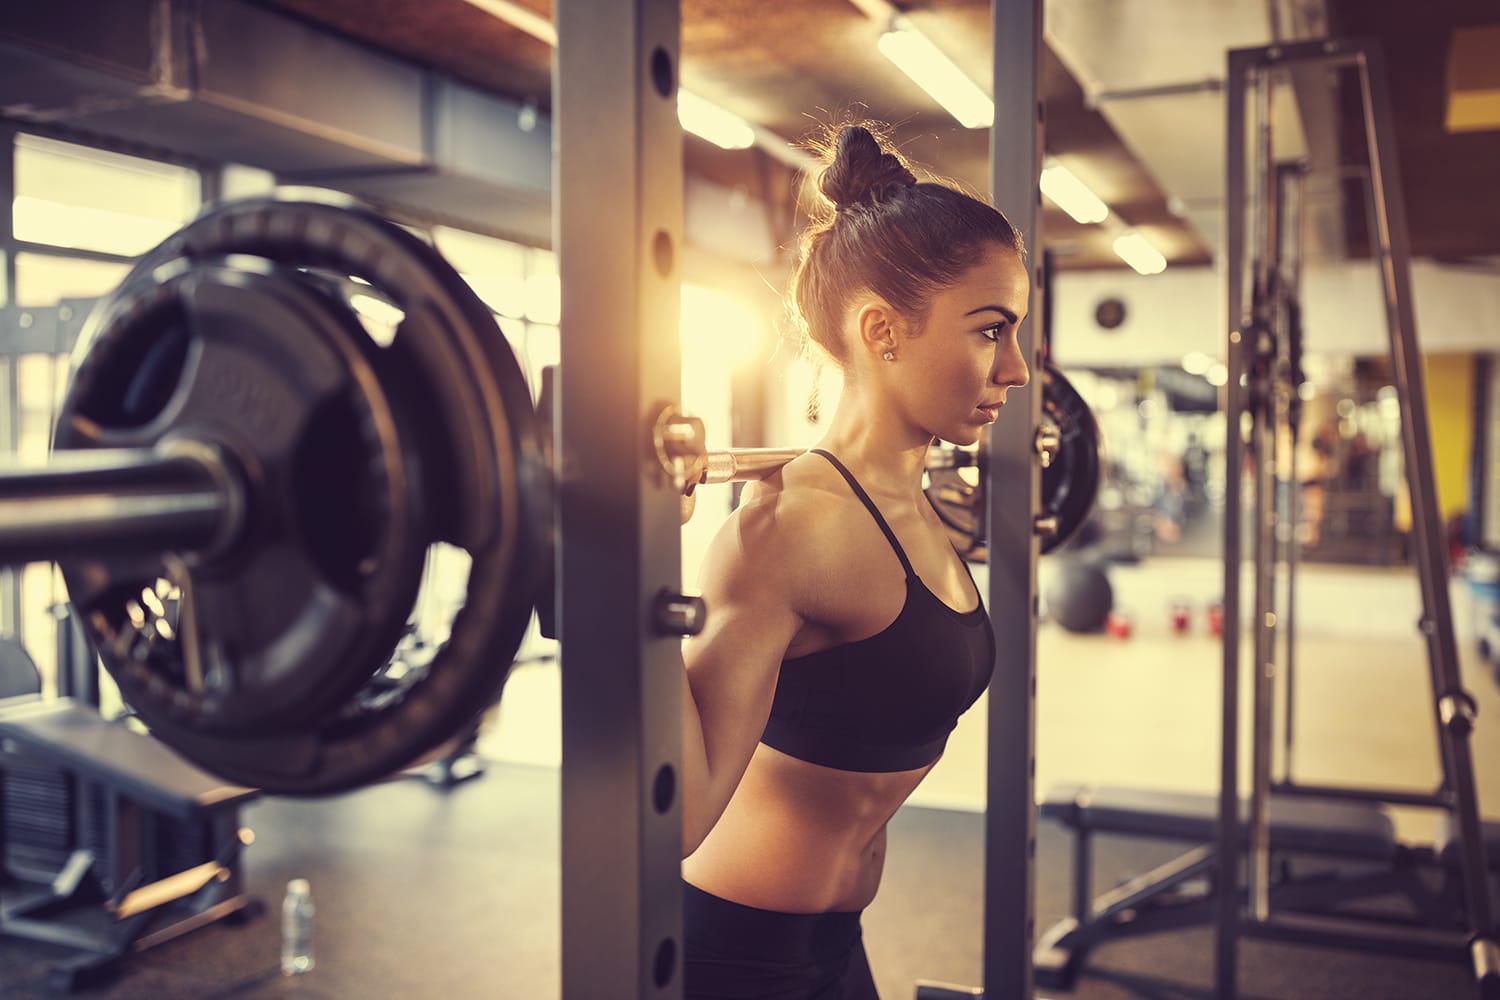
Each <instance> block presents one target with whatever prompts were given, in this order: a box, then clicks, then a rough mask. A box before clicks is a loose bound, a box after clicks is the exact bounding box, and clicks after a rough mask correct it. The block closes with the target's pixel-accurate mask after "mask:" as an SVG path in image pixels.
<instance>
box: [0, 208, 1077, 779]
mask: <svg viewBox="0 0 1500 1000" xmlns="http://www.w3.org/2000/svg"><path fill="white" fill-rule="evenodd" d="M359 297H374V298H376V299H377V300H378V301H381V302H382V303H383V304H384V306H385V307H386V308H385V312H386V313H388V314H389V316H390V318H388V319H385V320H379V321H377V320H372V319H371V318H370V316H369V315H368V314H365V313H361V311H360V310H359V309H358V308H357V307H356V300H357V299H358V298H359ZM1044 381H1045V385H1046V386H1050V387H1051V388H1044V391H1046V392H1047V393H1049V403H1048V404H1047V407H1048V412H1049V414H1051V415H1050V416H1049V427H1047V428H1044V429H1043V433H1040V434H1039V435H1038V447H1039V454H1041V455H1042V458H1043V461H1044V463H1045V464H1046V468H1044V470H1043V476H1044V494H1047V495H1048V496H1049V497H1062V498H1065V499H1067V498H1070V501H1069V502H1070V503H1071V505H1072V506H1070V507H1069V508H1068V509H1067V510H1066V511H1060V510H1059V509H1055V505H1054V506H1049V510H1048V513H1049V516H1057V515H1058V514H1059V513H1062V514H1063V515H1064V518H1063V519H1068V518H1071V520H1070V521H1068V526H1069V527H1076V526H1077V524H1079V523H1081V518H1080V517H1079V511H1080V510H1084V507H1083V506H1080V503H1081V501H1082V500H1084V499H1087V500H1088V501H1090V502H1091V500H1092V492H1093V490H1094V489H1095V488H1096V487H1097V467H1098V434H1097V427H1094V426H1092V425H1091V424H1090V423H1089V422H1088V421H1089V420H1090V419H1091V418H1090V417H1089V416H1088V410H1087V407H1086V406H1084V405H1083V404H1082V401H1081V400H1080V399H1078V398H1077V397H1076V394H1072V393H1071V386H1067V384H1066V381H1065V380H1063V379H1062V377H1061V374H1060V373H1056V372H1055V371H1053V370H1051V369H1050V366H1049V375H1048V377H1047V379H1045V380H1044ZM544 386H545V381H544ZM1059 387H1065V388H1066V390H1067V391H1066V392H1064V391H1063V390H1062V388H1059ZM549 395H550V394H547V393H546V392H545V390H544V397H546V396H549ZM1054 396H1055V397H1057V398H1055V399H1054V398H1052V397H1054ZM541 409H542V412H541V413H540V414H539V413H538V412H537V411H536V409H534V408H533V406H532V403H531V396H530V391H529V389H528V387H527V385H526V381H525V378H524V376H523V375H522V373H521V370H520V366H519V364H518V362H517V360H516V358H515V356H514V354H513V353H512V352H511V351H510V349H509V347H508V346H507V344H506V341H505V339H504V337H503V335H502V334H501V333H500V330H499V328H498V327H497V326H496V324H495V321H494V318H493V316H492V315H491V313H490V312H489V310H488V309H487V308H486V307H485V306H484V305H483V303H482V302H480V300H479V299H478V298H477V296H475V294H474V293H473V292H472V290H471V289H470V288H469V287H468V285H467V284H466V283H465V282H464V280H463V279H462V278H461V277H460V276H459V275H458V274H457V272H455V271H454V270H453V268H452V267H451V266H450V265H449V264H448V263H447V262H446V261H445V260H444V259H443V258H442V257H441V256H440V255H439V254H438V253H437V252H436V251H435V250H434V249H433V248H431V247H430V246H428V245H427V244H426V243H425V242H423V241H422V240H420V239H419V238H417V237H416V236H414V235H413V234H411V233H410V232H408V231H406V230H405V229H403V228H402V227H400V226H397V225H395V224H394V223H392V222H390V221H389V220H387V219H385V218H383V217H381V216H380V215H379V214H378V213H376V212H374V211H372V210H370V209H368V208H365V207H363V206H360V205H358V204H356V203H353V202H350V201H348V200H346V199H341V198H334V197H329V198H325V199H311V198H303V199H301V200H297V201H287V200H282V199H278V198H256V199H249V200H245V201H237V202H231V203H227V204H224V205H221V206H218V207H216V208H213V209H210V210H209V211H207V212H206V213H205V214H203V215H202V216H200V217H199V218H198V219H196V220H194V221H193V222H191V223H189V224H188V225H187V226H186V227H184V228H183V229H182V230H180V231H178V232H177V233H175V234H173V235H172V236H171V237H169V238H168V239H167V240H166V241H164V242H163V243H162V244H161V245H159V246H158V247H156V248H155V249H153V250H152V251H150V252H148V253H147V254H146V255H145V256H144V257H142V258H141V260H140V261H138V262H137V264H136V265H135V266H134V267H133V268H132V270H131V272H130V274H129V275H128V276H127V277H126V279H125V280H124V281H123V282H122V283H121V284H120V286H119V287H118V288H116V289H115V290H114V291H113V292H112V293H110V294H109V295H107V296H106V297H105V298H104V299H103V300H101V302H100V304H99V306H98V307H97V308H96V309H95V311H94V313H93V314H92V315H91V317H90V320H89V323H88V324H87V326H86V327H85V330H84V332H83V334H82V335H81V337H80V340H79V344H78V345H77V348H76V350H75V354H74V358H73V373H72V379H71V381H70V384H69V387H68V391H67V393H66V395H65V397H64V400H63V405H62V408H61V410H60V412H59V415H58V425H57V433H56V437H55V440H54V455H53V457H52V459H51V461H50V462H49V464H48V465H46V466H45V467H42V468H39V469H35V468H33V469H21V468H9V469H0V564H6V565H13V564H17V563H21V562H28V561H33V560H37V559H55V560H57V562H58V564H59V566H60V568H61V570H62V574H63V577H64V579H65V581H66V583H67V587H68V593H69V599H70V601H71V603H72V604H73V606H74V609H75V611H76V613H77V615H78V617H79V620H80V622H81V623H82V625H83V628H84V630H85V632H86V633H87V634H88V636H89V638H90V640H91V641H92V642H93V644H94V645H95V647H96V648H97V649H98V651H99V653H100V656H101V659H102V660H103V663H104V665H105V667H106V669H108V670H109V672H110V674H111V675H112V676H113V677H114V679H115V680H116V682H117V684H118V685H119V687H120V690H121V693H122V695H123V697H124V699H125V701H126V702H127V703H128V704H129V705H130V706H131V708H132V709H133V710H134V711H135V713H136V714H137V715H138V716H139V717H140V718H141V720H142V721H144V722H145V723H146V724H147V725H148V726H149V727H150V728H151V729H152V731H153V732H154V733H155V734H156V735H157V736H158V737H159V738H161V739H162V740H163V741H164V742H166V743H167V744H168V745H170V746H172V747H174V748H175V749H177V750H178V751H179V752H181V753H183V754H184V755H185V756H187V757H188V758H189V759H191V760H193V761H194V762H196V763H198V764H199V765H201V766H203V767H205V768H206V769H208V770H210V771H213V772H215V773H217V774H220V775H221V776H223V777H225V778H227V779H229V780H232V781H236V782H239V783H242V784H247V785H255V786H259V787H262V788H264V789H266V790H268V791H271V792H277V793H284V794H324V793H329V792H333V791H339V790H343V789H347V788H352V787H357V786H359V785H362V784H366V783H368V782H370V781H372V780H376V779H378V778H380V777H383V776H385V775H387V774H389V773H391V772H393V771H395V770H398V769H400V768H401V767H405V766H409V765H411V764H413V763H415V762H417V761H418V760H420V759H421V758H422V757H423V756H424V755H426V754H429V753H431V752H433V751H434V750H435V749H436V748H438V747H440V746H441V745H442V744H443V743H444V742H445V741H447V740H448V739H451V738H452V737H453V736H455V735H456V734H458V733H460V732H463V731H464V730H465V728H466V727H467V726H468V725H470V724H471V723H472V722H473V720H474V719H475V718H476V717H477V716H478V715H479V714H480V713H481V712H483V711H484V710H485V709H486V708H488V707H489V706H490V705H491V704H493V703H494V701H495V700H497V699H498V698H499V696H500V692H501V690H502V688H503V685H504V683H505V679H506V677H507V675H508V672H509V669H510V664H511V662H512V661H513V659H514V655H515V652H516V649H517V648H518V646H519V644H520V640H521V638H522V636H523V634H524V632H525V629H526V627H527V625H528V624H529V622H530V620H531V616H532V612H533V608H536V609H537V610H538V611H540V610H541V606H542V604H543V603H544V602H545V600H546V599H548V598H550V596H551V587H550V584H549V581H550V574H551V570H552V565H551V563H552V555H551V531H552V523H551V515H552V510H553V503H554V490H553V486H552V480H551V476H552V470H551V465H552V462H551V457H550V454H549V447H550V444H551V441H550V420H549V418H550V416H551V413H550V402H544V405H542V407H541ZM1059 415H1061V417H1062V418H1063V419H1062V420H1061V421H1059V420H1057V419H1055V418H1056V417H1058V416H1059ZM1053 424H1060V426H1057V427H1053V426H1051V425H1053ZM1061 425H1067V426H1061ZM657 431H658V433H656V434H654V435H653V436H654V438H655V441H654V447H655V450H656V452H657V458H658V459H659V460H661V461H662V462H663V469H664V470H665V471H666V472H667V473H668V474H669V475H673V476H677V477H680V478H681V480H682V481H681V482H680V483H679V485H680V486H681V487H682V488H684V489H687V488H690V486H696V485H700V484H709V483H728V482H738V481H749V480H756V479H764V478H765V477H766V476H769V475H771V474H773V473H774V472H775V471H776V470H778V469H779V468H781V467H782V466H783V465H784V464H785V463H786V462H788V461H790V460H792V459H793V458H795V457H796V456H797V455H800V454H802V453H803V450H802V449H766V448H757V449H729V450H723V451H706V450H704V449H703V448H702V440H703V433H702V425H701V422H698V421H695V420H693V419H691V418H677V417H676V416H675V415H674V414H670V413H667V414H664V415H663V419H662V420H659V421H658V423H657ZM1054 439H1055V441H1054ZM1049 441H1053V443H1050V444H1049V443H1048V442H1049ZM644 459H645V456H643V460H644ZM985 461H986V457H985V451H984V449H983V447H980V448H979V449H978V450H977V451H958V450H952V449H946V448H935V449H933V451H932V463H931V467H930V468H929V478H930V479H931V481H932V486H931V489H930V491H929V496H932V497H933V501H934V506H935V507H936V508H937V509H938V511H939V513H940V515H942V514H945V512H946V516H945V517H944V519H945V521H946V522H949V527H950V530H953V531H954V532H955V533H956V534H957V533H961V534H962V535H963V536H964V537H966V538H967V539H968V540H969V544H967V545H966V546H964V547H965V548H967V549H969V550H970V551H975V550H977V549H978V548H979V547H980V546H982V541H983V530H982V526H983V521H984V516H983V510H984V504H983V493H982V484H983V480H984V476H983V475H982V474H981V475H980V476H979V477H978V484H977V485H976V484H971V483H967V482H963V481H962V480H961V479H958V480H956V481H957V482H958V483H959V484H960V485H959V486H957V487H956V486H954V485H953V484H952V483H947V484H946V485H945V484H944V479H943V477H945V476H955V477H956V476H957V473H958V472H959V470H961V469H962V468H963V467H964V466H977V467H979V468H980V469H981V470H982V469H983V467H984V464H985ZM1090 469H1093V470H1094V478H1093V479H1089V477H1088V474H1089V470H1090ZM686 470H692V472H691V474H692V475H695V476H696V477H697V480H696V482H695V483H692V484H689V483H688V482H687V478H688V473H687V471H686ZM1049 474H1053V475H1055V476H1057V477H1058V478H1057V479H1056V480H1055V481H1054V482H1053V484H1052V486H1051V487H1050V493H1049V491H1048V489H1049V488H1048V487H1047V479H1046V477H1047V476H1048V475H1049ZM1070 476H1071V477H1072V478H1069V477H1070ZM1059 484H1061V485H1060V486H1059ZM960 487H961V488H960ZM949 494H951V495H949ZM1084 513H1085V516H1086V510H1084ZM960 521H965V522H966V523H964V524H958V527H956V528H955V524H957V523H958V522H960ZM1064 534H1065V532H1064V531H1062V530H1060V531H1059V532H1058V534H1057V535H1054V536H1053V538H1052V539H1047V540H1044V542H1043V547H1044V548H1046V547H1049V546H1050V545H1052V544H1056V543H1057V542H1058V541H1059V540H1060V539H1061V538H1062V537H1063V535H1064ZM438 546H446V547H448V548H450V549H455V550H459V551H460V552H462V553H463V554H464V556H466V560H465V561H464V563H465V567H466V574H465V575H464V578H463V580H462V595H461V596H462V601H461V602H460V603H459V604H458V610H457V611H456V612H455V613H454V615H453V618H452V622H451V627H450V628H449V630H448V636H447V638H446V640H445V641H443V642H442V643H441V644H439V645H438V646H437V648H436V650H435V652H433V654H432V655H431V657H430V658H429V659H427V660H426V661H425V662H422V663H418V664H412V663H410V662H405V661H406V660H408V659H409V658H404V657H396V656H395V655H394V654H395V651H396V650H397V648H398V645H399V643H400V642H401V640H402V637H403V635H404V634H405V633H406V631H407V624H408V622H409V620H410V618H411V616H412V614H413V612H414V608H415V607H416V606H417V596H418V591H419V588H420V587H421V586H422V582H423V578H424V570H425V568H426V566H427V563H428V559H429V556H430V553H431V552H432V550H433V549H434V548H435V547H438ZM669 610H670V609H669ZM695 613H696V614H699V615H700V616H701V609H699V610H698V611H697V612H695ZM667 617H671V616H670V615H668V616H667ZM397 659H400V660H402V661H403V662H402V668H401V669H400V670H399V671H398V670H396V669H394V661H395V660H397Z"/></svg>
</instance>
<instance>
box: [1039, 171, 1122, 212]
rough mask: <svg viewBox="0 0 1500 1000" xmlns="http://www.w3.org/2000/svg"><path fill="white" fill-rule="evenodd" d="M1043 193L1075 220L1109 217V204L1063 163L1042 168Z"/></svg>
mask: <svg viewBox="0 0 1500 1000" xmlns="http://www.w3.org/2000/svg"><path fill="white" fill-rule="evenodd" d="M1042 194H1044V195H1046V196H1047V197H1048V198H1051V199H1052V203H1053V204H1054V205H1056V206H1057V207H1058V208H1060V209H1062V210H1063V211H1064V212H1067V213H1068V214H1069V215H1071V216H1072V217H1073V219H1074V221H1075V222H1083V223H1089V222H1103V221H1104V220H1105V219H1107V218H1109V206H1108V205H1106V204H1104V202H1102V201H1100V200H1099V196H1098V195H1096V194H1094V192H1092V191H1090V190H1089V189H1088V188H1086V187H1084V185H1083V181H1081V180H1079V179H1078V178H1077V177H1074V176H1073V172H1072V171H1071V170H1069V169H1068V168H1067V167H1065V166H1063V165H1062V164H1061V163H1052V164H1049V165H1048V166H1046V167H1043V168H1042Z"/></svg>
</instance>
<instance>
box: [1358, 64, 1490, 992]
mask: <svg viewBox="0 0 1500 1000" xmlns="http://www.w3.org/2000/svg"><path fill="white" fill-rule="evenodd" d="M1358 65H1359V69H1360V78H1361V82H1362V83H1363V85H1364V87H1363V89H1364V113H1365V134H1366V138H1367V141H1368V144H1369V148H1370V151H1371V163H1370V195H1371V199H1372V201H1373V204H1374V214H1375V221H1376V232H1375V233H1374V234H1373V235H1374V236H1375V237H1376V238H1377V241H1378V243H1377V247H1378V257H1377V263H1378V265H1379V267H1380V276H1381V288H1382V290H1383V291H1384V294H1385V306H1386V325H1387V327H1388V330H1389V333H1390V345H1391V347H1390V350H1391V361H1392V367H1393V368H1394V370H1395V375H1396V389H1397V396H1398V398H1399V399H1400V401H1401V404H1402V406H1401V439H1402V443H1403V445H1404V447H1405V458H1406V472H1407V484H1408V489H1409V490H1410V494H1411V506H1412V539H1413V541H1414V542H1415V543H1416V556H1417V567H1418V576H1419V579H1420V582H1421V587H1422V603H1423V615H1422V621H1421V631H1422V633H1423V635H1424V636H1425V637H1426V639H1427V649H1428V663H1429V665H1430V668H1431V676H1432V685H1433V694H1434V702H1435V704H1434V709H1435V711H1436V713H1437V723H1438V733H1439V736H1440V746H1441V748H1442V750H1443V756H1442V759H1443V761H1444V764H1445V767H1444V777H1445V781H1446V783H1447V786H1448V789H1449V791H1450V792H1451V793H1452V795H1453V812H1454V819H1455V821H1456V822H1457V824H1458V827H1459V830H1460V832H1461V834H1462V841H1461V843H1462V845H1463V852H1462V854H1463V874H1464V887H1465V889H1466V896H1467V906H1468V916H1469V928H1470V929H1471V930H1473V931H1474V932H1475V934H1476V936H1477V938H1478V940H1477V941H1476V945H1478V946H1487V949H1488V951H1489V952H1490V953H1491V954H1490V956H1489V959H1487V961H1488V960H1491V959H1493V958H1494V957H1495V956H1494V954H1493V953H1494V951H1495V945H1494V938H1493V934H1494V926H1493V924H1492V923H1491V917H1490V897H1489V890H1488V879H1487V875H1486V864H1485V846H1484V836H1483V831H1482V829H1481V826H1480V821H1479V803H1478V799H1477V796H1476V793H1475V788H1474V771H1473V759H1472V756H1471V751H1470V746H1469V735H1470V733H1471V732H1472V729H1473V724H1474V719H1473V716H1474V703H1473V700H1472V699H1471V698H1470V697H1469V695H1468V694H1467V693H1466V692H1465V691H1464V690H1463V688H1462V678H1461V677H1460V676H1459V669H1458V651H1457V645H1456V643H1455V641H1454V637H1453V613H1452V609H1451V608H1450V606H1449V601H1448V560H1447V556H1446V552H1445V550H1444V542H1443V526H1442V511H1441V510H1440V509H1439V507H1438V503H1437V484H1436V481H1435V477H1434V473H1433V468H1432V431H1431V428H1430V426H1429V424H1428V418H1427V412H1428V411H1427V390H1426V387H1425V382H1424V379H1423V375H1422V357H1421V354H1420V353H1418V351H1417V335H1416V316H1415V310H1414V307H1413V304H1412V297H1411V247H1410V242H1409V240H1408V237H1407V228H1406V205H1405V202H1404V201H1403V200H1402V188H1401V177H1400V173H1399V169H1398V166H1397V161H1396V153H1395V145H1394V132H1393V129H1392V126H1391V117H1390V99H1389V97H1388V95H1387V92H1386V74H1385V62H1384V58H1383V57H1382V55H1381V53H1380V51H1379V50H1378V49H1376V48H1374V47H1373V46H1371V47H1367V48H1365V49H1364V50H1363V51H1362V53H1361V54H1360V58H1359V60H1358ZM1372 249H1374V248H1372ZM1477 953H1478V952H1477V951H1476V954H1477ZM1491 985H1493V984H1491Z"/></svg>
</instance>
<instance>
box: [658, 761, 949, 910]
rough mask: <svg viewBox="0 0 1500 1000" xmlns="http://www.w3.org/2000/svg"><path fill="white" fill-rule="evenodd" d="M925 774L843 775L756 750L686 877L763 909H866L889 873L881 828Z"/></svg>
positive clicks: (707, 889)
mask: <svg viewBox="0 0 1500 1000" xmlns="http://www.w3.org/2000/svg"><path fill="white" fill-rule="evenodd" d="M931 769H932V765H930V764H929V765H927V766H926V767H922V768H917V769H915V770H911V771H897V772H893V773H864V772H850V771H839V770H835V769H833V768H828V767H822V766H820V765H817V764H809V763H807V762H806V761H800V760H797V759H795V758H793V757H789V756H787V755H786V754H784V753H782V752H780V751H778V750H774V749H772V748H771V747H768V746H766V745H765V744H763V743H762V744H759V745H757V746H756V748H755V754H754V756H752V757H751V759H750V766H749V767H748V768H747V769H746V771H745V776H744V777H743V778H742V779H741V780H740V784H739V787H738V788H737V789H736V790H735V793H734V796H733V797H732V798H731V799H730V800H729V805H728V806H727V807H726V808H725V810H724V814H723V816H721V817H720V819H719V822H718V823H717V824H715V826H714V828H713V830H712V831H711V832H710V833H709V835H708V837H707V838H706V839H705V840H704V841H703V843H702V844H701V845H700V846H699V847H698V849H697V850H696V851H694V852H693V853H692V854H691V855H690V856H689V857H688V858H686V859H685V860H684V861H683V863H682V874H683V878H684V879H686V880H687V881H688V882H690V883H692V884H693V885H695V886H697V887H698V888H700V889H702V890H703V891H705V892H709V893H712V894H713V895H715V896H718V897H720V898H722V899H728V900H732V901H733V902H736V903H741V904H743V905H745V906H753V907H756V908H758V909H763V910H775V911H778V912H781V913H827V912H836V911H853V910H862V909H864V908H865V907H866V906H867V905H869V903H870V901H871V900H873V899H874V898H875V890H876V889H877V888H878V887H879V885H880V875H881V871H882V870H883V869H884V867H885V840H886V823H887V822H888V821H889V820H890V818H891V816H892V815H894V814H895V812H896V810H897V809H898V808H899V807H900V806H901V803H903V802H905V801H906V798H907V796H909V795H910V794H911V793H912V790H913V789H915V788H916V787H917V785H918V784H919V783H920V782H921V780H922V778H923V777H924V776H926V774H927V772H928V771H930V770H931Z"/></svg>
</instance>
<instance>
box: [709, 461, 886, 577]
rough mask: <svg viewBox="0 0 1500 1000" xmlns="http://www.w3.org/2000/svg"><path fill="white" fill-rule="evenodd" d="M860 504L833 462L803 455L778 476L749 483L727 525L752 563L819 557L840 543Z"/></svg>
mask: <svg viewBox="0 0 1500 1000" xmlns="http://www.w3.org/2000/svg"><path fill="white" fill-rule="evenodd" d="M859 507H860V504H859V500H858V499H857V498H856V497H855V496H854V494H853V493H852V492H850V490H849V487H848V484H846V483H845V482H844V481H843V479H842V478H841V477H840V476H839V474H838V472H837V471H835V470H834V468H833V467H832V466H831V465H829V464H828V463H827V462H826V461H824V460H822V459H820V458H818V457H817V456H812V455H802V456H799V457H798V458H795V459H793V460H792V461H790V462H788V463H787V464H786V465H784V466H782V468H781V469H780V470H778V471H777V472H776V474H775V475H773V476H770V477H768V478H766V479H764V480H759V481H755V482H751V483H748V484H746V486H745V488H744V490H743V492H742V493H741V495H740V503H739V506H738V507H737V508H735V510H734V512H733V513H732V514H731V515H730V517H729V521H728V522H726V524H725V528H726V529H727V530H728V534H729V535H730V537H731V538H732V539H733V540H734V541H735V543H736V544H735V547H736V549H739V550H741V552H742V553H743V554H744V555H745V556H747V557H748V558H749V560H750V561H751V562H755V563H761V562H763V561H765V560H768V559H769V560H774V561H781V560H787V559H792V560H795V561H796V562H798V563H807V562H816V561H817V560H818V559H819V558H820V557H821V556H824V555H827V554H830V553H832V552H836V551H837V550H838V549H839V548H840V544H839V540H840V538H841V536H842V535H843V533H844V532H845V531H846V530H847V528H848V527H849V524H850V521H851V515H852V514H853V513H855V512H856V511H857V510H858V509H859ZM720 534H721V536H723V535H724V534H725V532H721V533H720Z"/></svg>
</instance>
